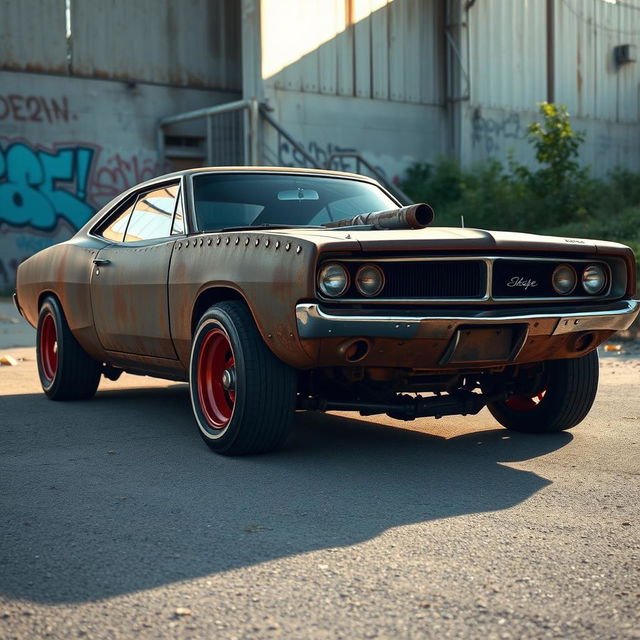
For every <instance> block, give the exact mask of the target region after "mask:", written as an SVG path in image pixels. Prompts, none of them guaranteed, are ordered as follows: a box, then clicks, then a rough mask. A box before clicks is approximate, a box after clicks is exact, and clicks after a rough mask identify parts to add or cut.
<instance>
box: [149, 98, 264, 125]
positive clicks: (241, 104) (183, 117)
mask: <svg viewBox="0 0 640 640" xmlns="http://www.w3.org/2000/svg"><path fill="white" fill-rule="evenodd" d="M251 102H252V101H251V100H236V101H235V102H225V103H224V104H217V105H214V106H213V107H205V108H204V109H196V110H195V111H187V112H186V113H179V114H177V115H175V116H167V117H166V118H162V119H161V120H160V123H159V124H160V127H166V126H167V125H170V124H177V123H178V122H188V121H189V120H197V119H198V118H207V117H209V116H216V115H219V114H221V113H227V112H228V111H238V110H240V109H250V108H251Z"/></svg>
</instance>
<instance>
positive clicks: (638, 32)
mask: <svg viewBox="0 0 640 640" xmlns="http://www.w3.org/2000/svg"><path fill="white" fill-rule="evenodd" d="M553 4H554V7H553V15H554V31H555V35H554V43H555V44H554V69H555V70H554V75H555V82H554V94H555V95H554V98H555V102H558V103H561V104H566V105H567V107H568V109H569V112H570V113H572V114H573V115H576V116H579V117H584V118H597V119H601V120H609V121H611V122H634V121H638V118H639V105H638V92H639V91H638V89H639V85H638V83H639V79H640V72H639V70H638V65H639V64H640V63H639V62H635V63H630V64H628V65H624V66H622V67H620V68H617V67H616V65H615V63H614V58H613V49H614V47H615V46H616V45H620V44H634V45H635V46H636V53H638V52H640V2H637V0H626V2H624V3H615V2H606V1H605V0H554V3H553ZM468 19H469V70H470V77H471V103H472V104H478V105H483V106H487V107H492V108H503V109H512V110H529V111H533V110H535V109H536V103H538V102H541V101H543V100H546V99H547V67H546V65H547V20H546V0H509V1H508V2H506V1H505V0H479V1H478V2H476V3H475V4H474V5H473V6H472V8H471V9H470V11H469V13H468Z"/></svg>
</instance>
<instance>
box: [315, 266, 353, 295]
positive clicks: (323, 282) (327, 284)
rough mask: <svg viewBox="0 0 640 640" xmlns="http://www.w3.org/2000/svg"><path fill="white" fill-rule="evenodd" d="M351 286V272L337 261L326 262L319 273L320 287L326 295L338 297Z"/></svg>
mask: <svg viewBox="0 0 640 640" xmlns="http://www.w3.org/2000/svg"><path fill="white" fill-rule="evenodd" d="M348 286H349V274H348V273H347V270H346V269H345V268H344V267H343V266H342V265H341V264H337V263H335V262H333V263H331V264H325V265H324V267H322V269H320V273H319V274H318V287H320V291H322V293H323V294H324V295H325V296H329V297H330V298H337V297H338V296H341V295H342V294H343V293H344V292H345V291H346V290H347V287H348Z"/></svg>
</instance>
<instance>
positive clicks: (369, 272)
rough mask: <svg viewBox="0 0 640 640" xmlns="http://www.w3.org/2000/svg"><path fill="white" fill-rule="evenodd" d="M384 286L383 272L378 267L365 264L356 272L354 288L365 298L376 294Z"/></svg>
mask: <svg viewBox="0 0 640 640" xmlns="http://www.w3.org/2000/svg"><path fill="white" fill-rule="evenodd" d="M382 287H384V274H383V273H382V269H380V267H376V266H375V265H373V264H365V265H363V266H361V267H360V268H359V269H358V273H356V289H357V290H358V291H359V292H360V293H361V294H362V295H363V296H366V297H367V298H371V297H373V296H377V295H378V294H379V293H380V292H381V291H382Z"/></svg>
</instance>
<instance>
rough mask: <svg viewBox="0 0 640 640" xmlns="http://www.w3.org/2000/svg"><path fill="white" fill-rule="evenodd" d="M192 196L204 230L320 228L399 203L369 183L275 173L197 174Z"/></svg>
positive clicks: (200, 224) (391, 207)
mask: <svg viewBox="0 0 640 640" xmlns="http://www.w3.org/2000/svg"><path fill="white" fill-rule="evenodd" d="M193 194H194V201H195V209H196V211H195V213H196V220H197V222H198V228H199V229H200V230H201V231H215V230H217V229H224V228H226V227H239V226H260V225H301V226H317V225H322V224H325V223H327V222H334V221H336V220H345V219H348V218H352V217H353V216H355V215H358V214H359V213H368V212H370V211H384V210H387V209H395V208H397V207H398V205H397V204H396V203H395V202H394V201H393V200H391V198H389V196H387V195H386V194H385V193H384V192H383V191H382V189H380V188H378V187H376V186H375V185H372V184H369V183H367V182H360V181H358V180H349V179H345V178H333V177H314V176H297V175H285V174H273V173H271V174H269V173H266V174H256V173H236V174H224V173H223V174H212V173H205V174H196V175H194V176H193Z"/></svg>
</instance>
